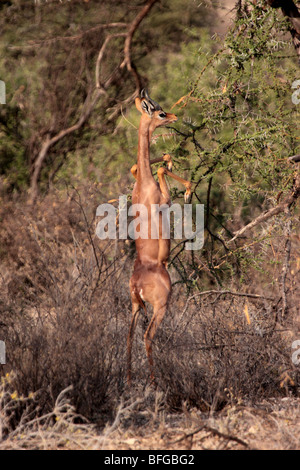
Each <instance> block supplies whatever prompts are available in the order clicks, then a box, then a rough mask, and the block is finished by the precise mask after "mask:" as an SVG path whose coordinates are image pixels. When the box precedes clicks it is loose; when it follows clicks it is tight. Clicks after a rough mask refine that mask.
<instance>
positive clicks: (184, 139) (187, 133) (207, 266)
mask: <svg viewBox="0 0 300 470" xmlns="http://www.w3.org/2000/svg"><path fill="white" fill-rule="evenodd" d="M286 31H287V25H286V22H285V20H282V19H280V18H279V17H278V15H277V12H276V10H273V9H271V8H269V7H268V6H267V5H266V4H265V2H264V1H253V2H238V5H237V10H236V18H235V21H234V24H233V26H232V28H231V29H230V30H229V31H228V34H227V36H226V39H225V41H224V42H223V43H222V44H221V45H219V47H218V49H217V52H211V54H209V55H207V54H206V57H205V56H204V57H205V58H203V57H201V49H200V57H201V67H200V69H198V73H197V74H196V75H195V77H194V81H193V83H192V85H191V87H190V90H189V92H188V93H187V94H186V95H184V96H182V97H180V98H179V99H178V100H177V102H176V107H177V108H175V109H177V111H178V112H180V110H181V111H182V112H184V113H186V114H188V113H189V111H190V112H192V110H194V111H193V116H194V118H193V120H191V121H186V122H185V128H184V127H182V128H181V129H180V130H177V133H178V135H179V141H178V144H177V151H178V155H179V156H180V155H182V156H186V155H188V160H189V165H190V172H191V175H192V179H193V181H194V195H193V201H194V202H195V203H199V202H201V203H204V204H205V214H206V221H205V229H206V240H205V245H204V249H203V250H202V251H201V253H192V254H190V255H187V254H186V253H184V250H183V248H184V247H183V244H182V243H181V244H179V245H175V246H174V248H173V253H172V255H173V258H172V259H171V264H172V265H173V267H175V269H176V271H177V273H178V275H179V279H181V282H184V283H185V285H188V286H189V287H190V288H196V289H199V290H203V287H205V286H207V285H211V283H212V284H213V285H216V286H218V289H220V288H222V286H223V285H224V283H227V282H228V281H229V280H230V279H231V281H232V280H233V279H236V280H238V281H239V282H243V281H245V279H248V282H249V273H250V272H251V271H252V269H253V267H254V266H256V267H257V268H258V269H259V270H261V269H264V270H265V273H267V272H268V270H269V268H270V267H272V266H273V267H274V264H273V265H272V258H274V256H273V254H274V253H275V249H276V250H278V253H281V255H280V260H281V262H282V271H281V272H280V271H279V274H278V273H277V274H276V276H274V275H273V276H274V277H272V276H271V277H270V274H268V275H266V276H264V277H263V282H264V283H267V284H268V283H269V284H268V285H269V288H270V289H271V287H270V286H271V285H272V288H275V291H276V292H277V294H278V297H277V302H281V309H282V311H283V312H285V311H286V310H287V305H288V296H287V290H288V289H287V284H286V282H287V273H288V272H289V263H290V256H291V237H292V231H293V227H294V228H295V227H296V226H297V223H298V222H297V220H298V219H297V206H296V203H297V198H298V197H299V195H300V180H299V173H298V170H297V164H295V162H296V161H297V159H298V158H297V155H298V154H299V122H300V120H299V117H300V116H299V111H300V108H299V106H297V105H296V104H294V103H293V101H292V99H291V98H292V93H293V88H292V86H293V83H294V82H295V80H296V79H297V77H298V73H299V72H298V68H297V61H295V53H294V51H293V49H292V46H291V45H290V42H289V41H288V42H287V39H286V35H285V33H286ZM195 110H196V111H195ZM197 112H198V116H197ZM182 152H184V153H182ZM184 161H185V162H186V159H185V160H184ZM185 165H186V163H185ZM280 241H282V243H280ZM275 246H276V248H274V247H275ZM296 248H297V243H296V242H295V246H294V249H296ZM273 250H274V251H273ZM274 259H275V258H274ZM269 262H271V265H272V266H271V265H269ZM294 262H295V261H294ZM272 269H273V268H272ZM272 269H270V271H269V272H271V271H272ZM236 275H237V276H236ZM250 278H251V276H250ZM275 278H276V279H277V282H275ZM207 279H208V280H209V282H208V281H207ZM267 284H266V285H267ZM256 289H257V290H258V292H260V293H261V292H262V290H263V289H264V287H263V284H258V285H256Z"/></svg>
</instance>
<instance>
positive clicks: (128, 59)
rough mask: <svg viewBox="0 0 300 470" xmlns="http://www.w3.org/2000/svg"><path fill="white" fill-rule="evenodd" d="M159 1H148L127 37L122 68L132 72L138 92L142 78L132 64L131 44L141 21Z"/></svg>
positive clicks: (133, 22) (130, 27)
mask: <svg viewBox="0 0 300 470" xmlns="http://www.w3.org/2000/svg"><path fill="white" fill-rule="evenodd" d="M157 1H158V0H148V2H147V3H146V4H145V6H144V8H142V10H141V11H140V13H139V14H138V15H137V16H136V17H135V19H134V20H133V21H132V23H131V24H130V26H129V29H128V33H127V36H126V40H125V43H124V61H123V63H122V65H121V67H125V66H126V67H127V70H128V72H130V73H131V74H132V75H133V77H134V79H135V82H136V88H137V90H140V88H141V83H140V76H139V74H138V72H137V70H136V69H135V67H134V66H133V64H132V61H131V43H132V38H133V35H134V33H135V32H136V30H137V28H138V27H139V25H140V23H141V21H142V20H143V19H144V18H145V16H146V15H147V14H148V13H149V11H150V10H151V8H152V7H153V5H154V4H155V3H156V2H157Z"/></svg>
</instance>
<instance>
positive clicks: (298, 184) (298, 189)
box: [228, 173, 300, 243]
mask: <svg viewBox="0 0 300 470" xmlns="http://www.w3.org/2000/svg"><path fill="white" fill-rule="evenodd" d="M299 196H300V174H299V173H298V174H297V175H296V177H295V180H294V185H293V189H292V191H291V192H290V194H289V195H288V196H287V197H286V198H285V199H284V201H283V202H282V203H280V204H278V205H277V206H275V207H273V208H272V209H269V210H268V211H265V212H263V213H262V214H260V215H259V216H258V217H256V219H254V220H252V222H250V223H249V224H247V225H246V226H245V227H243V228H241V229H240V230H238V231H237V232H235V235H234V237H233V238H231V240H229V242H228V243H231V242H233V241H234V240H236V239H237V238H238V237H240V236H241V235H243V234H244V233H245V232H246V231H247V230H250V229H251V228H253V227H255V226H256V225H259V224H261V223H262V222H265V221H266V220H268V219H270V218H271V217H274V216H275V215H277V214H280V213H281V212H285V211H287V210H288V209H289V208H290V207H291V206H292V204H294V203H295V202H296V200H297V199H298V197H299Z"/></svg>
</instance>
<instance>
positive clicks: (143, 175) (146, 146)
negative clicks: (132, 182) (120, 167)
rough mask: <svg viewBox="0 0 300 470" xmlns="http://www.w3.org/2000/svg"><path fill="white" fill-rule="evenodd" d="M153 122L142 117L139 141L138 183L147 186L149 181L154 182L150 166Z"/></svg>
mask: <svg viewBox="0 0 300 470" xmlns="http://www.w3.org/2000/svg"><path fill="white" fill-rule="evenodd" d="M150 124H151V120H150V119H148V118H144V117H143V116H142V118H141V122H140V126H139V141H138V158H137V164H138V172H137V182H138V183H140V184H145V183H146V182H147V179H150V180H152V179H153V176H152V171H151V166H150V140H151V136H152V132H151V130H150Z"/></svg>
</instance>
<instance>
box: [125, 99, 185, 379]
mask: <svg viewBox="0 0 300 470" xmlns="http://www.w3.org/2000/svg"><path fill="white" fill-rule="evenodd" d="M135 105H136V107H137V109H138V111H140V113H141V120H140V125H139V131H138V132H139V139H138V158H137V164H136V165H134V166H133V167H132V169H131V172H132V174H133V176H134V177H135V179H136V183H135V185H134V188H133V192H132V203H133V204H142V205H143V207H145V208H146V209H147V211H146V212H147V219H146V220H143V216H142V215H141V213H140V214H139V223H140V232H141V230H142V225H143V222H144V224H145V227H147V228H148V237H145V238H136V240H135V244H136V250H137V258H136V261H135V264H134V271H133V274H132V276H131V279H130V294H131V301H132V319H131V324H130V329H129V333H128V338H127V354H128V369H127V381H128V383H129V384H130V383H131V351H132V342H133V335H134V331H135V327H136V324H137V319H138V315H139V311H140V308H143V309H144V311H145V313H146V314H147V310H146V307H145V302H149V303H150V304H151V305H152V307H153V316H152V318H151V320H150V323H149V326H148V328H147V330H146V333H145V335H144V340H145V347H146V353H147V357H148V362H149V367H150V378H151V381H152V382H153V381H154V367H153V358H152V341H153V338H154V336H155V333H156V331H157V329H158V327H159V325H160V324H161V322H162V320H163V318H164V315H165V313H166V310H167V305H168V300H169V298H170V294H171V280H170V276H169V273H168V271H167V262H168V258H169V254H170V239H164V238H163V237H162V217H161V213H160V214H159V219H158V220H159V227H156V229H157V232H156V233H157V234H158V237H157V238H156V239H154V238H153V239H152V238H151V224H154V223H155V222H154V221H153V220H151V206H152V205H153V204H157V205H159V206H161V205H162V204H167V205H169V206H170V204H171V200H170V194H169V190H168V187H167V184H166V180H165V175H168V176H171V177H172V178H174V179H175V180H177V181H179V182H181V183H182V184H183V185H184V186H185V187H186V192H185V200H187V199H188V198H189V197H190V194H191V183H190V182H189V181H186V180H184V179H182V178H180V177H179V176H176V175H174V174H173V173H171V171H170V169H171V164H172V161H171V157H170V156H169V155H168V154H167V155H164V156H163V157H161V158H158V159H155V160H152V161H150V141H151V136H152V134H153V132H154V131H155V129H156V128H157V127H160V126H165V125H167V124H171V123H173V122H175V121H177V117H176V116H175V114H171V113H165V112H164V111H163V110H162V108H161V107H160V106H159V104H158V103H156V102H155V101H153V100H152V99H151V98H150V97H149V95H148V93H147V91H145V90H143V91H142V92H141V97H140V98H136V100H135ZM158 161H167V162H168V168H169V169H166V168H164V167H161V168H159V169H158V172H157V176H158V181H159V182H158V183H157V182H156V181H155V179H154V177H153V175H152V171H151V163H156V162H158ZM144 217H146V216H144Z"/></svg>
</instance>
